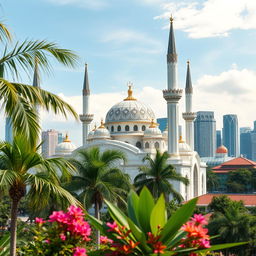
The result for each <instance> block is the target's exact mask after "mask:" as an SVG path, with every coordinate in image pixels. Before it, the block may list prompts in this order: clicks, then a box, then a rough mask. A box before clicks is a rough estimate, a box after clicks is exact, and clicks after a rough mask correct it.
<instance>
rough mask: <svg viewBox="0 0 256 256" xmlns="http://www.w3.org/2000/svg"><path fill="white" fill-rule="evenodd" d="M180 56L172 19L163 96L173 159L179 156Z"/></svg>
mask: <svg viewBox="0 0 256 256" xmlns="http://www.w3.org/2000/svg"><path fill="white" fill-rule="evenodd" d="M177 61H178V56H177V53H176V47H175V38H174V30H173V18H172V17H171V18H170V32H169V42H168V51H167V84H168V87H167V90H164V91H163V96H164V98H165V100H166V101H167V115H168V120H167V124H168V153H169V154H170V155H171V156H173V157H178V156H179V148H178V145H179V130H178V127H179V104H178V102H179V100H180V98H181V96H182V89H178V88H177V87H178V79H177V77H178V75H177V74H178V67H177Z"/></svg>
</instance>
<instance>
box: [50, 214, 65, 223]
mask: <svg viewBox="0 0 256 256" xmlns="http://www.w3.org/2000/svg"><path fill="white" fill-rule="evenodd" d="M49 219H50V220H49V222H54V221H56V222H59V223H64V224H66V223H68V215H67V214H66V213H64V212H63V211H58V212H56V211H54V212H53V213H52V215H50V217H49Z"/></svg>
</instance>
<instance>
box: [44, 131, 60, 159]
mask: <svg viewBox="0 0 256 256" xmlns="http://www.w3.org/2000/svg"><path fill="white" fill-rule="evenodd" d="M62 141H63V135H62V133H60V132H58V131H55V130H53V129H51V130H47V131H43V132H42V143H43V144H42V154H43V155H44V157H51V156H53V155H55V148H56V146H57V145H58V144H59V143H60V142H62Z"/></svg>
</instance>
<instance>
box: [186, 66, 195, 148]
mask: <svg viewBox="0 0 256 256" xmlns="http://www.w3.org/2000/svg"><path fill="white" fill-rule="evenodd" d="M185 93H186V112H185V113H183V118H184V120H185V123H186V142H187V144H188V145H189V146H190V147H191V149H192V150H194V120H195V118H196V113H194V112H192V96H193V87H192V81H191V75H190V64H189V61H187V77H186V89H185Z"/></svg>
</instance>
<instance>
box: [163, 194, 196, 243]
mask: <svg viewBox="0 0 256 256" xmlns="http://www.w3.org/2000/svg"><path fill="white" fill-rule="evenodd" d="M196 202H197V198H194V199H192V200H190V201H189V202H188V203H186V204H184V205H183V206H182V207H181V208H179V209H178V210H177V211H176V212H175V213H174V214H173V215H172V216H171V218H169V220H168V221H167V223H166V225H165V226H164V228H163V230H162V232H161V234H160V235H161V238H160V241H161V242H163V243H164V244H168V243H169V242H170V241H171V240H172V239H173V237H174V236H175V235H176V233H177V232H178V231H179V230H180V228H181V226H182V225H183V224H184V223H185V222H187V221H188V219H189V218H190V217H191V215H192V214H193V211H194V209H195V206H196Z"/></svg>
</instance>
